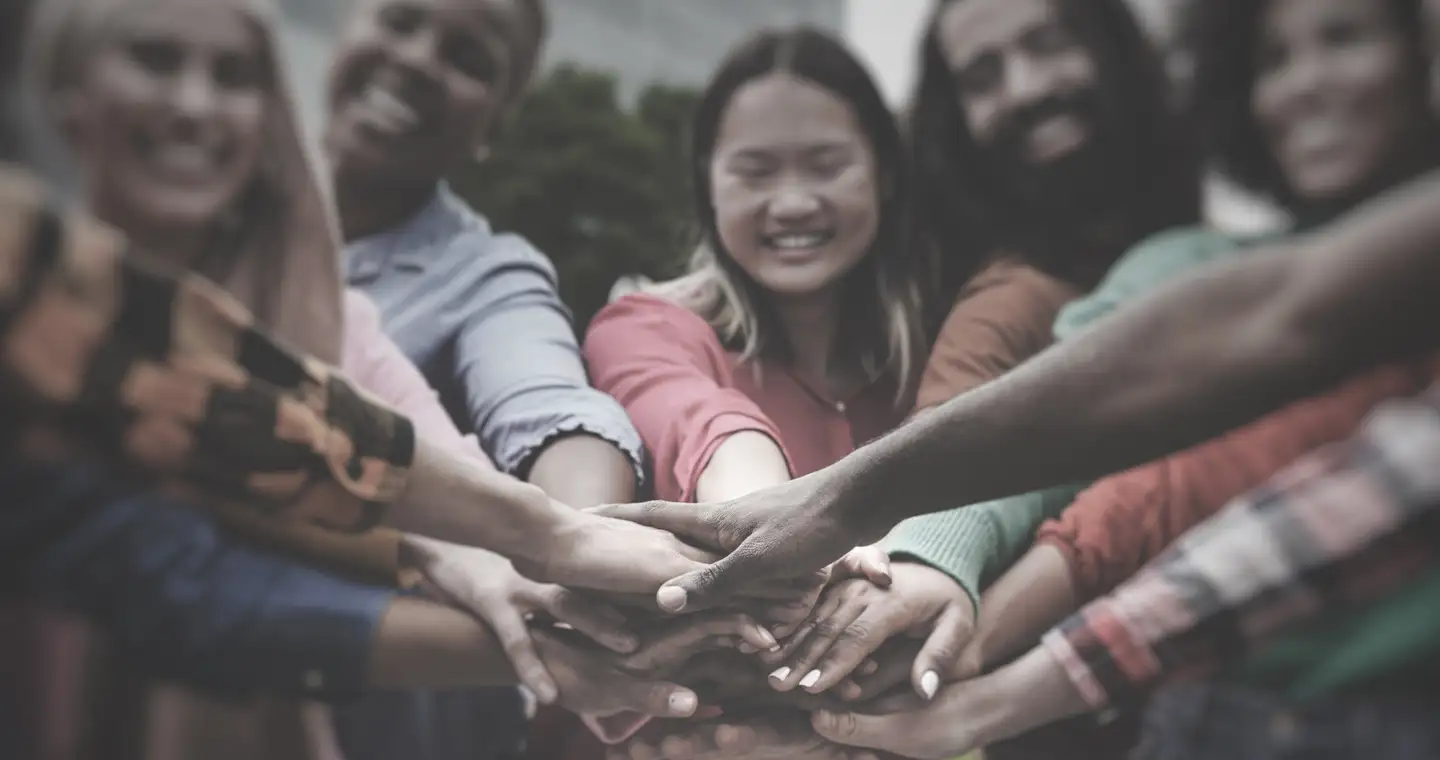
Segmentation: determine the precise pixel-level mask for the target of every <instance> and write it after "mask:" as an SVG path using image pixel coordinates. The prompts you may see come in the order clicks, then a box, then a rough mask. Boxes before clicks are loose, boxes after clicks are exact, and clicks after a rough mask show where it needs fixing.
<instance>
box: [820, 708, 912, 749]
mask: <svg viewBox="0 0 1440 760" xmlns="http://www.w3.org/2000/svg"><path fill="white" fill-rule="evenodd" d="M911 722H912V721H911V720H910V718H909V716H908V715H857V714H856V713H836V712H831V711H829V710H821V711H820V712H817V713H815V714H814V715H813V716H812V717H811V720H810V724H811V725H812V726H814V728H815V732H816V733H818V734H820V735H821V736H823V737H825V738H826V739H828V740H830V741H832V742H835V743H836V744H844V745H847V746H851V747H866V748H869V749H888V746H887V744H888V742H887V741H886V740H887V739H893V738H894V737H896V736H905V735H906V734H908V733H909V728H910V727H909V724H910V723H911Z"/></svg>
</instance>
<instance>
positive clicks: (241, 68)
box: [214, 53, 266, 90]
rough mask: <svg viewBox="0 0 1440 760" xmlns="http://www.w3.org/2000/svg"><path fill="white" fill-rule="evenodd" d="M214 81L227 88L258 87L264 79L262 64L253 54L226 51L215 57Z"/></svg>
mask: <svg viewBox="0 0 1440 760" xmlns="http://www.w3.org/2000/svg"><path fill="white" fill-rule="evenodd" d="M214 76H215V83H216V84H217V85H219V86H220V87H222V88H224V89H227V90H251V89H258V88H259V87H260V86H261V85H262V84H263V83H264V81H265V79H266V76H265V70H264V66H263V65H261V63H260V62H259V61H258V60H256V59H255V57H254V56H250V55H244V54H242V53H226V54H223V55H221V56H219V57H218V58H216V59H215V71H214Z"/></svg>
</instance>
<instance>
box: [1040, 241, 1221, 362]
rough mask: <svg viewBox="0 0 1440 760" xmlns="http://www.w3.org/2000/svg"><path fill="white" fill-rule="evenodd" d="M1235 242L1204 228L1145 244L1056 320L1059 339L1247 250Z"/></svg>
mask: <svg viewBox="0 0 1440 760" xmlns="http://www.w3.org/2000/svg"><path fill="white" fill-rule="evenodd" d="M1241 246H1242V243H1241V242H1240V241H1237V240H1236V239H1235V238H1234V237H1232V236H1230V235H1226V234H1224V233H1221V232H1217V231H1215V230H1212V229H1207V228H1204V227H1183V228H1180V229H1175V230H1170V231H1167V232H1161V233H1159V234H1156V235H1152V236H1151V237H1149V238H1146V239H1145V240H1142V241H1140V242H1139V243H1137V244H1136V245H1135V246H1133V247H1132V248H1130V250H1129V251H1127V252H1126V253H1125V255H1124V256H1121V257H1120V260H1119V261H1117V262H1115V265H1114V266H1112V267H1110V271H1109V272H1108V273H1106V275H1105V279H1104V280H1102V281H1101V282H1100V286H1099V287H1097V288H1095V290H1093V291H1091V293H1090V294H1089V295H1087V296H1085V297H1084V298H1079V299H1076V300H1074V301H1071V302H1070V303H1069V304H1067V305H1066V306H1065V308H1063V309H1061V310H1060V314H1059V316H1057V317H1056V319H1055V338H1056V339H1057V340H1065V339H1067V338H1070V337H1073V336H1074V335H1075V333H1077V332H1079V331H1080V330H1082V329H1084V328H1086V327H1088V326H1089V325H1090V323H1092V322H1094V321H1095V320H1097V319H1099V318H1101V317H1103V316H1105V315H1107V314H1109V313H1110V312H1112V311H1114V310H1116V309H1118V308H1120V307H1121V306H1124V305H1125V304H1127V303H1129V302H1130V301H1133V300H1135V299H1136V298H1137V297H1139V296H1143V295H1145V294H1146V293H1148V292H1150V291H1151V290H1154V289H1155V288H1157V287H1159V286H1160V285H1162V284H1164V283H1165V282H1167V281H1169V280H1171V279H1174V278H1175V277H1178V276H1180V275H1182V274H1186V273H1188V272H1191V271H1193V270H1194V269H1195V268H1196V267H1197V266H1200V265H1201V264H1206V263H1209V262H1211V261H1214V260H1216V259H1220V258H1229V257H1230V256H1233V255H1234V254H1235V253H1236V252H1238V251H1239V250H1240V249H1241Z"/></svg>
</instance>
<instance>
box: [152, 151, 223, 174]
mask: <svg viewBox="0 0 1440 760" xmlns="http://www.w3.org/2000/svg"><path fill="white" fill-rule="evenodd" d="M153 160H154V162H155V165H156V166H158V167H160V168H161V169H164V170H166V171H173V172H183V173H189V172H200V171H208V170H209V169H211V168H212V167H213V166H214V164H215V162H214V161H213V160H211V155H210V152H209V151H206V150H204V149H202V148H200V147H199V146H196V145H166V146H164V147H161V148H159V149H158V150H156V151H155V153H154V154H153Z"/></svg>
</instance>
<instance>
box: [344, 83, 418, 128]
mask: <svg viewBox="0 0 1440 760" xmlns="http://www.w3.org/2000/svg"><path fill="white" fill-rule="evenodd" d="M354 102H355V108H356V109H357V110H358V113H357V116H358V120H359V122H360V124H361V125H362V126H363V127H365V128H366V129H367V130H368V131H370V132H372V133H375V134H379V135H383V136H385V137H391V138H406V137H413V136H415V135H416V134H418V133H419V132H420V131H421V128H422V127H423V126H424V124H425V120H424V119H422V118H421V116H420V112H419V111H418V110H417V109H416V108H415V107H414V106H412V105H411V104H410V103H408V102H406V101H405V100H404V99H402V98H400V97H399V96H397V95H395V94H394V93H393V92H391V91H390V90H389V89H387V88H385V87H383V86H381V85H376V84H372V85H370V86H368V87H366V88H365V89H364V90H362V91H361V92H360V94H359V95H358V96H356V98H355V101H354Z"/></svg>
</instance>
